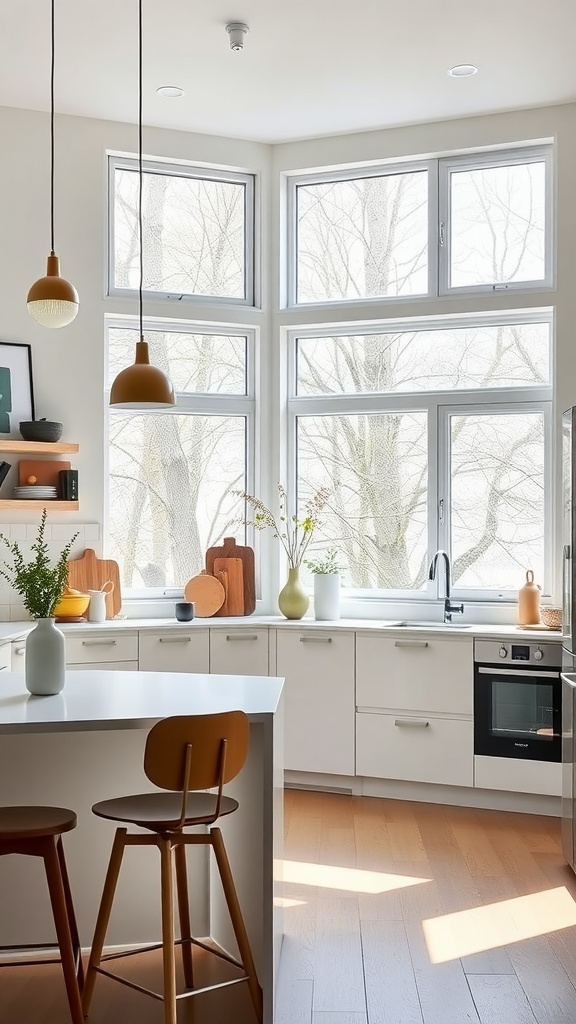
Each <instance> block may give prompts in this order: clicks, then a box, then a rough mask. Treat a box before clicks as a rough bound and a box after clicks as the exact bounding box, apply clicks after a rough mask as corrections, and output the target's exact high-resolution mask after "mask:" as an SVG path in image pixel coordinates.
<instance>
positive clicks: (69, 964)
mask: <svg viewBox="0 0 576 1024" xmlns="http://www.w3.org/2000/svg"><path fill="white" fill-rule="evenodd" d="M43 845H44V854H43V856H44V867H45V869H46V880H47V882H48V891H49V893H50V902H51V904H52V914H53V916H54V925H55V927H56V937H57V939H58V945H59V947H60V958H61V960H62V971H63V974H64V982H65V984H66V992H67V994H68V1004H69V1006H70V1016H71V1018H72V1021H73V1024H84V1015H83V1013H82V1002H81V999H80V989H79V987H78V977H77V974H76V957H75V952H74V948H73V945H72V935H71V934H70V921H69V918H68V908H67V906H66V895H65V892H64V884H63V881H62V874H61V872H60V861H59V859H58V853H57V852H56V843H55V842H54V837H50V838H49V839H47V840H46V843H45V844H43Z"/></svg>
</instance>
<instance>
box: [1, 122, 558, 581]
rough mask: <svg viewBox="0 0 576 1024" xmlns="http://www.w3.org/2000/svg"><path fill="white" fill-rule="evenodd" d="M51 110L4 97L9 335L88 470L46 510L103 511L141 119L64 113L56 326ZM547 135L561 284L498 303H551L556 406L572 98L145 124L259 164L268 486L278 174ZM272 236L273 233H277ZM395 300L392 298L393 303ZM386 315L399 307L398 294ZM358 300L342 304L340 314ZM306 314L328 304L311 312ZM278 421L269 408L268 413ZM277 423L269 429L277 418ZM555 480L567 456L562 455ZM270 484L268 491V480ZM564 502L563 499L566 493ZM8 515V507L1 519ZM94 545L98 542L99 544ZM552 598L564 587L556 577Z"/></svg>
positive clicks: (153, 307)
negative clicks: (64, 311)
mask: <svg viewBox="0 0 576 1024" xmlns="http://www.w3.org/2000/svg"><path fill="white" fill-rule="evenodd" d="M48 130H49V119H48V116H47V115H46V114H43V113H37V112H33V111H23V110H13V109H8V108H0V139H1V142H2V147H1V148H2V161H1V162H0V196H1V197H2V198H1V199H0V229H1V238H2V244H1V246H0V281H1V282H2V285H1V289H2V290H1V305H0V309H1V326H0V340H4V341H16V342H27V343H29V344H31V345H32V359H33V368H34V387H35V392H36V415H37V416H46V417H48V418H49V419H60V420H62V421H63V422H64V425H65V433H64V439H65V440H71V441H77V442H79V444H80V453H79V455H78V456H75V457H73V459H74V461H73V465H76V466H77V468H78V469H79V474H80V478H79V479H80V498H81V507H80V511H79V512H78V513H77V514H76V515H74V514H71V513H69V514H68V515H67V516H65V515H64V514H62V515H61V516H59V517H57V516H54V517H53V518H52V517H51V522H57V521H58V520H59V521H60V522H62V521H64V520H65V521H66V522H67V523H68V524H70V522H71V521H77V522H78V523H83V524H85V523H96V524H101V523H102V521H103V504H104V503H103V478H104V454H105V453H104V437H105V415H106V410H105V404H104V398H103V383H104V315H105V313H106V312H108V313H136V311H137V307H136V303H135V302H133V301H132V300H126V299H107V298H106V297H105V294H104V290H105V285H104V267H105V252H106V202H107V198H106V188H107V177H106V151H107V150H108V151H115V152H127V153H134V152H135V149H136V144H137V131H136V127H135V126H134V125H126V124H120V123H115V122H107V121H97V120H91V119H88V118H74V117H65V116H57V118H56V250H57V253H58V255H59V256H60V259H61V271H62V274H63V275H64V276H65V277H68V278H69V279H70V280H71V281H72V282H73V283H74V284H75V286H76V288H77V289H78V292H79V294H80V300H81V305H80V312H79V314H78V317H77V319H76V320H75V321H74V323H73V324H71V325H70V326H69V327H67V328H64V329H63V330H60V331H49V330H46V329H45V328H42V327H40V326H38V325H37V324H36V323H35V322H34V321H33V320H32V319H31V317H30V316H29V314H28V312H27V309H26V294H27V291H28V288H29V287H30V285H31V284H32V282H33V281H34V280H35V279H36V278H38V277H41V276H43V274H44V273H45V266H46V256H47V254H48V250H49V244H50V238H49V179H48V174H49V135H48ZM547 139H552V140H554V142H555V143H556V165H555V168H556V201H557V208H558V218H557V222H558V231H557V238H556V259H557V288H556V289H555V290H554V291H551V292H546V293H541V294H540V296H534V295H533V296H531V297H530V298H529V299H524V297H521V296H518V295H512V296H511V295H506V294H505V293H499V294H498V295H495V296H494V298H493V301H492V302H491V308H493V309H509V308H516V307H518V306H520V305H523V306H528V305H531V306H534V305H554V306H555V307H556V342H557V345H556V353H557V360H556V369H555V394H556V413H557V414H558V413H559V412H561V411H562V409H563V408H565V407H567V406H568V405H571V404H573V403H576V196H575V194H574V179H575V175H576V104H566V105H563V106H558V107H550V108H541V109H536V110H526V111H519V112H515V113H506V114H497V115H491V116H486V117H474V118H467V119H463V120H453V121H446V122H438V123H433V124H425V125H416V126H410V127H406V128H395V129H389V130H386V131H378V132H368V133H362V134H355V135H346V136H335V137H330V138H323V139H317V140H311V141H306V142H299V143H291V144H285V145H279V146H274V147H269V146H265V145H261V144H257V143H250V142H242V141H238V140H236V139H222V138H217V137H212V136H201V135H193V134H189V133H184V132H175V131H168V130H162V129H152V128H145V132H144V150H145V153H146V154H147V155H149V156H156V157H168V158H173V159H176V160H178V159H182V160H189V161H190V162H192V163H195V162H206V163H208V164H218V165H223V166H228V167H236V168H239V169H247V170H251V171H256V172H258V173H259V174H260V175H261V181H262V198H261V206H262V209H263V210H264V212H267V213H268V214H271V230H270V232H269V233H268V234H265V235H264V238H263V251H262V266H263V268H264V272H265V273H264V282H263V298H264V301H263V306H262V310H261V311H250V310H247V309H245V308H244V307H239V308H238V309H237V310H235V311H232V310H231V311H230V319H235V320H236V321H237V322H240V323H251V324H255V325H257V326H259V327H261V329H262V335H261V337H262V357H263V358H262V371H263V375H264V376H265V377H268V379H269V380H270V381H271V382H272V387H269V388H264V396H265V397H264V399H263V413H264V420H263V429H262V430H261V437H262V439H263V440H262V444H263V448H262V455H263V461H264V464H265V465H266V466H267V468H268V479H269V481H271V484H272V486H274V485H275V483H276V480H277V479H278V478H279V477H278V469H277V468H275V466H276V465H277V463H276V459H277V457H278V455H279V452H280V431H279V429H278V409H281V395H280V392H281V385H280V384H276V383H275V381H276V380H277V379H278V377H277V376H276V372H277V370H278V367H279V360H280V354H279V353H280V346H279V345H278V343H277V339H278V338H279V337H280V335H281V328H282V327H283V326H295V325H296V324H299V323H301V322H302V315H301V314H300V313H298V312H294V311H287V310H283V311H280V312H277V313H273V310H274V309H276V308H277V306H278V296H279V287H278V281H279V277H280V274H279V264H278V255H277V253H278V238H279V216H278V214H277V212H276V211H277V210H278V205H277V204H278V196H279V184H278V182H279V178H280V175H281V174H282V173H283V172H290V171H296V170H301V169H304V168H310V167H316V168H319V169H322V168H326V167H329V166H331V165H335V164H342V163H351V164H353V163H358V162H365V161H370V160H373V161H381V160H383V159H399V158H402V157H412V156H415V155H419V156H422V155H431V154H442V153H445V152H455V151H462V150H466V149H471V150H475V149H479V148H482V147H496V146H506V145H509V144H513V143H516V142H525V141H532V140H547ZM268 236H269V237H268ZM465 308H467V309H470V308H472V309H473V308H475V307H474V303H467V304H464V303H463V300H462V299H458V298H446V299H444V300H442V303H441V305H439V304H438V303H437V302H436V303H435V304H434V306H433V307H432V304H431V303H430V302H428V301H426V300H425V301H423V302H422V301H421V302H418V303H416V302H407V303H404V304H403V307H402V311H403V314H406V315H425V314H427V313H431V312H434V313H438V312H460V311H462V310H463V309H465ZM384 309H386V307H384ZM145 314H149V315H151V316H163V315H164V316H174V315H177V313H176V310H175V309H174V306H173V304H171V303H170V302H149V301H148V300H146V301H145ZM194 315H195V316H197V317H198V318H199V319H205V320H210V319H212V318H213V312H212V311H211V310H210V309H209V308H202V306H201V305H199V306H197V307H195V310H194ZM382 315H386V314H385V313H384V314H383V306H382V305H379V306H378V308H377V309H375V308H374V307H366V308H365V309H362V308H359V307H357V306H356V307H355V309H354V311H353V316H354V318H357V317H358V318H361V319H370V318H372V317H375V316H378V317H381V316H382ZM390 315H396V314H395V312H394V310H393V308H392V307H390ZM350 316H351V314H349V313H347V311H346V310H342V314H341V320H346V319H347V318H350ZM306 320H307V322H309V323H310V322H318V321H321V320H322V314H321V313H317V314H312V313H310V314H307V315H306ZM270 420H271V421H272V422H268V421H270ZM268 428H270V429H268ZM556 480H557V481H558V467H556ZM261 493H262V491H261ZM557 506H558V507H557V512H558V514H559V503H557ZM1 519H2V520H3V521H4V522H7V521H10V522H14V521H15V519H16V520H17V521H19V522H20V521H28V522H36V521H37V515H34V514H31V513H26V512H25V511H22V513H20V512H18V515H17V516H15V514H14V513H13V512H10V513H9V514H4V515H3V516H2V517H1ZM1 528H2V521H0V529H1ZM96 546H98V545H96ZM555 596H556V598H558V597H559V592H558V584H556V594H555Z"/></svg>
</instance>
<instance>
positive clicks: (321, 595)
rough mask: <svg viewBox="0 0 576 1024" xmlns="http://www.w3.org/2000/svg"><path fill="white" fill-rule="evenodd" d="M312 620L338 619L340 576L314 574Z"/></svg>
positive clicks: (330, 573)
mask: <svg viewBox="0 0 576 1024" xmlns="http://www.w3.org/2000/svg"><path fill="white" fill-rule="evenodd" d="M314 618H315V619H330V620H334V619H339V618H340V574H339V573H337V572H326V573H324V572H315V573H314Z"/></svg>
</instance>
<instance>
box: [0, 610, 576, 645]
mask: <svg viewBox="0 0 576 1024" xmlns="http://www.w3.org/2000/svg"><path fill="white" fill-rule="evenodd" d="M399 621H403V620H399V619H338V621H336V622H330V621H318V622H317V621H316V620H315V619H312V618H304V619H285V618H284V617H283V616H281V615H242V616H235V617H224V616H221V617H220V616H216V617H212V618H207V619H200V618H197V619H194V620H193V621H192V622H177V621H176V620H175V619H171V618H162V619H107V620H106V622H74V623H64V622H61V623H58V626H59V628H60V629H61V630H62V631H63V632H64V633H65V634H66V635H67V636H73V635H74V634H75V633H86V632H89V633H92V632H102V631H103V630H105V631H106V632H109V631H110V630H117V629H121V630H124V631H126V632H129V631H131V630H132V631H134V632H136V631H138V630H148V629H149V630H171V631H172V630H174V631H175V632H177V631H179V630H180V631H181V630H189V629H202V628H204V629H207V628H209V629H215V628H216V629H228V630H229V629H234V628H236V629H250V628H251V627H252V628H255V627H257V626H264V627H272V628H278V629H314V630H326V629H328V630H331V631H334V630H335V629H341V630H346V631H356V632H365V631H374V632H377V633H382V632H390V633H394V634H395V635H396V634H398V635H400V636H403V635H405V634H407V633H418V634H421V633H432V634H434V635H441V636H443V637H444V636H451V637H455V638H458V637H459V638H460V639H461V640H465V639H467V638H474V637H481V638H482V639H490V638H493V639H496V640H500V639H503V638H508V639H512V638H513V637H521V638H525V639H526V640H529V639H532V640H534V641H537V640H552V641H556V642H560V641H561V639H562V633H561V631H560V630H551V629H546V628H545V627H543V628H542V629H525V628H523V627H522V626H515V625H514V624H513V623H506V624H490V623H470V624H468V625H467V626H466V628H465V629H462V628H456V629H455V628H450V626H444V624H443V623H442V622H435V623H433V624H427V625H421V626H410V627H405V626H404V627H399V626H398V622H399ZM33 625H34V624H33V623H32V622H30V621H23V622H0V644H1V643H7V642H8V641H10V640H18V639H20V638H22V637H25V636H26V634H27V633H29V632H30V630H31V629H32V628H33Z"/></svg>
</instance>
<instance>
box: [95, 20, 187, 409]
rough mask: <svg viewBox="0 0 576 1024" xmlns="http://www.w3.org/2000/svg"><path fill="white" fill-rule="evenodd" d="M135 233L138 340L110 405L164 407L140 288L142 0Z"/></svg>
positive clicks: (167, 384)
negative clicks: (137, 264) (144, 323)
mask: <svg viewBox="0 0 576 1024" xmlns="http://www.w3.org/2000/svg"><path fill="white" fill-rule="evenodd" d="M138 236H139V243H140V246H139V248H140V282H139V287H138V305H139V317H140V341H137V342H136V355H135V358H134V362H133V364H132V366H127V367H126V369H125V370H121V371H120V373H119V374H118V375H117V377H115V378H114V382H113V384H112V387H111V389H110V405H112V406H114V408H116V409H142V410H144V409H165V408H167V407H169V406H172V405H175V404H176V398H175V397H174V388H173V387H172V383H171V381H170V380H169V379H168V377H167V376H166V374H165V373H163V372H162V370H160V369H159V367H157V366H152V364H151V363H150V356H149V352H148V342H147V341H145V340H144V327H143V312H142V288H143V281H144V255H143V251H142V250H143V231H142V0H138Z"/></svg>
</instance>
